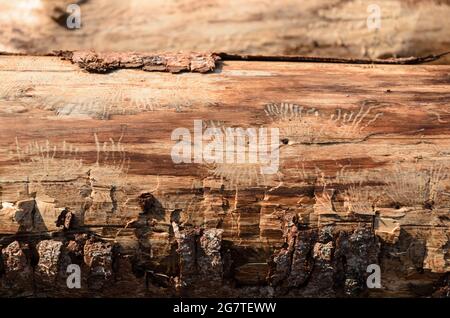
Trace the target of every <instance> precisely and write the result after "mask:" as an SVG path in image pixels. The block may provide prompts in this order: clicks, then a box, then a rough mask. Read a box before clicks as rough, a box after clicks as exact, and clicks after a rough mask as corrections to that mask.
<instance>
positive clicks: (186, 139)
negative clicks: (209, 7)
mask: <svg viewBox="0 0 450 318" xmlns="http://www.w3.org/2000/svg"><path fill="white" fill-rule="evenodd" d="M80 56H81V55H80ZM88 56H90V55H88ZM93 56H94V57H93V58H92V63H93V65H96V62H95V59H100V60H101V62H99V65H102V66H101V67H102V68H103V69H104V70H107V69H111V68H112V67H119V66H122V65H128V67H135V66H136V65H141V64H139V63H141V58H142V56H141V55H131V56H130V55H126V54H125V56H126V58H123V59H122V58H119V59H113V58H112V57H107V58H105V59H103V57H101V56H102V55H98V56H97V55H95V54H94V55H93ZM119 56H121V55H119ZM132 56H138V57H136V58H135V59H134V58H132ZM202 56H203V55H202ZM72 57H73V53H70V56H69V57H67V58H70V59H72ZM100 57H101V58H100ZM77 58H78V57H77ZM202 58H203V57H202ZM142 59H143V58H142ZM135 60H137V61H138V63H137V64H133V63H134V61H135ZM105 61H106V62H105ZM125 61H126V63H125ZM189 61H190V62H189V65H190V66H189V68H191V67H192V65H193V64H192V63H193V60H189ZM90 63H91V62H86V65H88V67H90V66H89V65H90ZM164 63H166V64H164V68H166V67H167V63H168V62H167V61H166V62H164ZM183 63H184V62H183ZM104 65H106V66H104ZM142 65H143V64H142ZM186 65H188V63H187V62H186ZM139 67H141V66H139ZM142 67H143V66H142ZM449 74H450V66H436V65H420V66H414V65H410V66H402V65H357V64H331V63H296V62H285V61H283V62H281V61H270V62H268V61H251V62H250V61H245V60H239V61H233V60H225V61H224V63H222V64H221V66H220V71H216V72H214V73H212V74H209V75H203V74H199V73H193V72H187V73H184V74H182V75H180V74H171V73H162V72H143V71H135V70H129V69H124V70H121V71H120V73H109V74H95V73H90V72H85V71H81V70H80V68H79V66H78V65H76V64H72V63H69V62H68V61H62V60H61V57H60V56H31V57H30V56H19V55H2V56H0V78H1V79H2V85H0V122H1V125H0V250H1V251H0V255H1V256H0V295H1V296H8V297H22V296H23V297H25V296H27V297H29V296H42V297H44V296H46V297H49V296H52V297H53V296H69V297H83V296H85V297H93V296H95V297H100V296H105V297H124V296H127V297H167V296H173V297H180V296H182V297H195V296H198V297H208V296H209V297H211V296H216V297H228V296H230V297H274V296H279V297H311V296H315V297H365V296H367V297H374V296H379V297H393V296H401V297H444V296H448V293H449V290H450V286H449V274H450V252H449V250H450V214H449V213H450V212H449V211H450V127H449V123H450V77H449V76H450V75H449ZM194 122H195V123H197V125H194ZM230 127H232V128H236V129H237V128H242V129H243V130H246V131H247V129H248V128H253V129H254V130H253V131H263V130H267V131H268V130H269V129H275V128H276V129H278V131H279V134H278V135H279V138H277V139H279V142H277V141H278V140H275V142H274V143H275V145H278V148H277V149H278V150H279V161H278V163H279V164H278V170H277V173H275V174H271V175H268V174H265V175H264V174H261V173H260V170H259V169H260V167H261V166H260V165H259V163H251V162H244V163H243V162H233V161H231V162H227V161H224V162H206V161H200V162H195V161H194V162H191V163H186V162H181V163H175V162H174V161H173V160H172V156H171V153H172V150H173V149H174V145H178V142H180V144H182V145H187V146H189V148H188V149H190V150H192V152H193V155H195V153H194V152H195V151H197V150H199V149H201V148H200V146H195V145H199V144H200V143H199V142H198V140H195V139H196V137H195V136H205V138H204V139H202V142H203V150H205V149H208V147H209V146H210V141H211V140H208V138H207V137H206V136H207V135H206V132H207V131H211V130H214V131H220V132H223V131H227V128H230ZM180 128H181V129H180ZM175 130H177V131H180V130H181V131H183V132H184V134H183V136H182V137H183V138H182V140H179V139H180V138H173V135H174V134H173V132H174V131H175ZM195 130H197V131H198V132H199V134H196V132H195ZM250 131H252V130H250ZM175 135H176V134H175ZM256 135H259V136H258V137H260V136H261V135H260V134H256ZM263 135H265V134H263ZM175 137H178V136H175ZM199 139H200V138H199ZM260 140H263V141H264V138H260V139H258V141H260ZM246 142H249V143H250V136H249V138H245V140H244V142H243V143H242V144H243V145H244V148H245V146H246V145H247V143H246ZM269 144H272V143H269V142H268V141H267V140H266V143H264V144H263V146H264V145H267V146H268V145H269ZM192 145H194V146H192ZM191 146H192V147H191ZM263 148H264V147H263ZM258 149H259V145H258ZM218 153H219V154H220V155H222V158H224V156H223V155H225V154H226V152H225V151H224V150H222V151H221V150H220V149H219V150H218ZM247 154H249V152H247ZM225 158H226V157H225ZM203 159H204V158H203ZM71 264H72V265H76V268H79V270H80V271H81V277H80V278H81V281H80V283H81V288H80V289H77V288H74V289H69V288H68V287H67V284H66V279H67V277H68V273H67V267H68V266H69V265H71ZM372 265H378V266H379V267H380V269H381V277H380V278H381V288H379V289H377V288H375V289H372V288H370V286H368V285H367V284H366V279H367V278H368V277H369V275H370V274H371V273H368V272H367V270H368V268H369V266H372ZM372 287H373V286H372Z"/></svg>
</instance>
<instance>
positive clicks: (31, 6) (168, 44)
mask: <svg viewBox="0 0 450 318" xmlns="http://www.w3.org/2000/svg"><path fill="white" fill-rule="evenodd" d="M76 3H77V4H79V5H80V9H81V11H80V13H81V15H80V18H81V28H80V29H70V30H69V29H68V28H67V24H66V22H67V18H68V17H69V15H70V12H72V11H70V10H69V11H68V10H67V8H68V5H69V4H76ZM448 16H450V4H449V1H448V0H378V1H376V3H374V1H372V0H362V1H360V0H315V1H308V0H285V1H261V0H247V1H241V0H232V1H219V0H208V1H195V0H181V1H180V0H176V1H175V0H152V1H141V0H129V1H122V0H88V1H86V0H77V1H75V0H33V1H30V0H15V1H2V2H1V3H0V17H1V18H0V30H2V34H1V38H0V51H9V52H12V51H15V52H29V53H30V52H33V53H34V52H39V53H42V52H44V53H46V52H48V51H50V50H54V49H61V50H80V49H85V50H88V49H95V50H104V51H133V50H135V51H160V50H166V51H172V52H177V51H180V50H186V51H192V50H201V51H215V52H230V53H240V54H266V55H267V54H294V55H299V54H300V55H308V56H315V55H318V56H338V57H347V58H348V57H351V58H362V57H365V58H386V57H395V56H397V57H406V56H422V55H428V54H437V53H441V52H445V51H449V50H450V43H449V38H450V20H449V19H448ZM377 17H379V18H380V19H379V20H377ZM378 21H379V23H378ZM449 62H450V58H448V57H447V58H446V59H443V60H440V63H447V64H448V63H449Z"/></svg>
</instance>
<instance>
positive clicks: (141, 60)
mask: <svg viewBox="0 0 450 318" xmlns="http://www.w3.org/2000/svg"><path fill="white" fill-rule="evenodd" d="M55 54H56V55H59V56H62V57H63V59H67V60H70V61H71V62H72V63H76V64H78V66H80V67H81V68H83V69H85V70H86V71H88V72H92V73H107V72H110V71H113V70H117V69H126V68H137V69H142V70H144V71H148V72H155V71H158V72H170V73H180V72H197V73H207V72H210V71H213V70H214V69H215V67H216V61H217V60H219V57H218V56H217V55H215V54H211V53H174V54H170V53H165V54H146V53H135V52H129V53H101V52H92V51H74V52H71V51H62V52H57V53H55Z"/></svg>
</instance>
